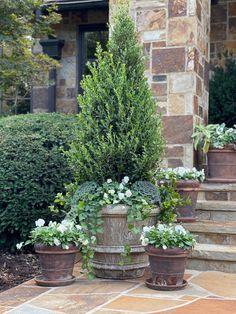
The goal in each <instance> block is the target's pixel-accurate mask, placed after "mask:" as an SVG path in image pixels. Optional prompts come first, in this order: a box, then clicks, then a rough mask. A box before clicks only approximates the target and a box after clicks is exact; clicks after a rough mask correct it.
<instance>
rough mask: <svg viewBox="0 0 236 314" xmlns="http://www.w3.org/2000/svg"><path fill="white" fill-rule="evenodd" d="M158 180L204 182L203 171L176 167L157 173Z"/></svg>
mask: <svg viewBox="0 0 236 314" xmlns="http://www.w3.org/2000/svg"><path fill="white" fill-rule="evenodd" d="M158 179H159V180H172V179H174V180H176V181H180V180H184V181H186V180H194V181H199V182H203V181H204V180H205V173H204V170H200V171H198V170H197V169H196V168H195V167H193V168H191V169H190V168H185V167H177V168H167V169H160V171H159V172H158Z"/></svg>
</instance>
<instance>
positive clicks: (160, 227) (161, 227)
mask: <svg viewBox="0 0 236 314" xmlns="http://www.w3.org/2000/svg"><path fill="white" fill-rule="evenodd" d="M157 229H158V230H159V231H164V230H165V226H164V225H163V224H159V225H158V226H157Z"/></svg>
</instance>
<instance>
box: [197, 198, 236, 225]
mask: <svg viewBox="0 0 236 314" xmlns="http://www.w3.org/2000/svg"><path fill="white" fill-rule="evenodd" d="M196 209H197V211H196V216H197V217H198V219H200V220H203V219H204V220H213V221H232V220H233V221H236V202H234V201H204V200H198V202H197V205H196Z"/></svg>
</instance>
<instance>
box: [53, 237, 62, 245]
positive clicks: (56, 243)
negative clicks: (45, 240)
mask: <svg viewBox="0 0 236 314" xmlns="http://www.w3.org/2000/svg"><path fill="white" fill-rule="evenodd" d="M53 243H54V244H55V245H56V246H59V245H61V242H60V241H59V240H58V239H57V238H54V239H53Z"/></svg>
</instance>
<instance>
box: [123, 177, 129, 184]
mask: <svg viewBox="0 0 236 314" xmlns="http://www.w3.org/2000/svg"><path fill="white" fill-rule="evenodd" d="M128 182H129V177H127V176H125V177H124V178H123V180H122V183H124V184H127V183H128Z"/></svg>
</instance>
